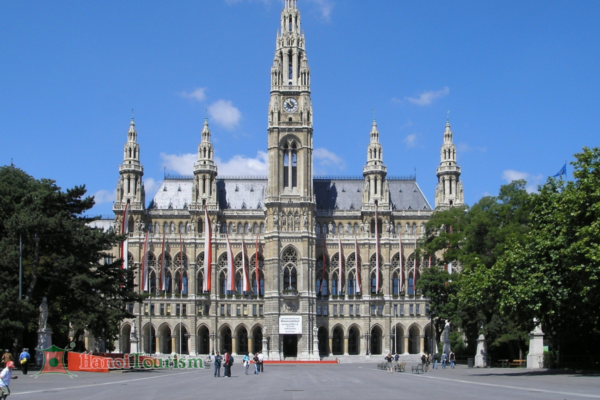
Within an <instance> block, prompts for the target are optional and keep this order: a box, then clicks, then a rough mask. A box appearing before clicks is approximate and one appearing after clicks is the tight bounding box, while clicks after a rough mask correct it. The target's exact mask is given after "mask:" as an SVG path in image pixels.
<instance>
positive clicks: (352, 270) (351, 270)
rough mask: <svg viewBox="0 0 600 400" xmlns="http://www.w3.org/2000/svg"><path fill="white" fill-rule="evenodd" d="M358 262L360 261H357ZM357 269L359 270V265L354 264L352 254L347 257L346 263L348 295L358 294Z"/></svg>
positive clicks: (354, 259) (353, 254)
mask: <svg viewBox="0 0 600 400" xmlns="http://www.w3.org/2000/svg"><path fill="white" fill-rule="evenodd" d="M359 261H360V259H359ZM357 268H360V263H359V264H358V266H357V264H356V254H355V253H352V254H350V255H349V256H348V259H347V261H346V270H347V271H348V289H347V291H348V294H349V295H355V294H358V284H357V280H358V276H357Z"/></svg>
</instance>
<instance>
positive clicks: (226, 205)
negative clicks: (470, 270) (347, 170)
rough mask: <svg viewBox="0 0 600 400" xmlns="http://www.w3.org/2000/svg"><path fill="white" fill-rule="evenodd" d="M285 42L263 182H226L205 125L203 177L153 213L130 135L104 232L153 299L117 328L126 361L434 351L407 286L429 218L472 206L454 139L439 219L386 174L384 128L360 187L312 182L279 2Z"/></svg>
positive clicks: (306, 75)
mask: <svg viewBox="0 0 600 400" xmlns="http://www.w3.org/2000/svg"><path fill="white" fill-rule="evenodd" d="M276 43H277V44H276V49H275V56H274V59H273V66H272V67H271V71H270V77H271V79H270V88H268V87H266V86H265V90H270V94H271V96H270V101H269V104H268V113H267V115H266V120H267V123H268V125H267V132H266V135H267V139H268V149H267V151H268V176H266V177H250V176H246V177H244V176H238V177H224V176H219V171H218V168H217V165H216V164H215V162H214V148H213V144H212V143H211V132H210V127H209V123H208V121H205V122H204V127H203V128H202V131H201V139H200V143H199V145H198V151H197V154H198V157H197V162H196V163H195V165H194V170H193V176H175V177H169V176H166V177H165V180H164V182H163V183H162V185H161V187H160V188H159V190H158V192H157V194H156V196H155V197H154V198H153V199H151V200H150V201H149V202H148V203H147V202H146V198H145V192H144V183H143V175H144V169H143V166H142V163H141V160H140V146H139V144H138V142H137V132H136V129H135V124H134V121H133V120H132V121H131V124H130V127H129V131H128V132H127V142H126V144H125V149H124V157H123V163H122V164H121V165H120V166H119V174H120V178H119V181H118V185H117V198H116V202H115V204H114V213H115V219H114V221H111V222H110V224H111V225H112V227H111V229H118V230H119V231H120V230H121V227H122V226H125V227H126V228H127V232H128V234H127V236H128V239H127V245H126V249H127V264H128V265H129V266H132V265H135V266H136V267H137V272H136V279H137V282H136V283H137V285H138V286H137V288H136V290H139V291H140V292H144V293H147V298H146V300H145V301H144V302H143V303H141V304H132V305H131V310H132V312H133V314H135V315H136V317H135V319H133V320H125V321H123V322H122V325H121V326H120V338H119V340H118V343H116V344H115V345H116V347H117V349H116V351H118V352H131V351H143V352H145V353H153V354H165V355H166V354H172V353H180V352H181V353H186V354H190V355H202V354H210V353H213V352H216V351H220V352H221V353H223V352H225V351H228V352H232V353H233V354H245V353H246V352H249V353H255V352H257V351H259V350H262V352H263V354H264V355H265V358H267V359H271V360H280V359H284V358H286V359H289V358H293V359H318V358H324V357H325V358H326V357H337V358H340V359H342V360H343V359H344V357H346V358H348V359H351V357H352V356H355V357H356V356H365V355H369V354H383V353H386V354H387V352H396V351H397V352H398V353H400V354H405V355H407V354H419V353H421V352H426V351H429V349H430V347H431V344H432V341H431V331H430V329H429V323H430V316H429V310H428V299H426V298H424V297H423V296H421V295H420V294H419V293H415V292H414V286H413V285H414V280H415V279H416V280H418V279H419V274H420V272H421V271H422V270H423V269H424V268H428V267H429V264H430V263H431V262H432V260H433V261H435V256H433V257H429V256H427V257H423V258H419V259H417V260H415V258H414V255H413V253H414V251H415V243H416V240H417V239H418V238H420V237H421V235H422V234H423V232H424V225H425V223H426V222H427V221H428V219H429V218H430V216H431V215H432V213H433V212H435V209H443V208H447V207H452V206H454V205H461V204H463V188H462V182H461V181H460V179H459V178H460V168H459V167H458V166H457V163H456V148H455V146H454V144H453V143H452V132H451V130H450V125H449V123H448V122H447V123H446V127H445V130H444V131H443V144H442V147H441V151H440V157H441V162H440V165H439V167H438V169H437V179H438V185H437V188H436V193H435V207H434V208H433V207H431V205H430V203H429V202H428V201H427V199H426V198H425V196H424V194H423V192H422V191H421V189H420V188H419V185H418V184H417V182H416V177H414V176H413V177H394V176H390V175H388V171H387V168H386V166H385V164H384V151H383V150H384V149H383V148H382V146H381V144H380V143H379V131H378V129H377V124H376V122H375V121H373V123H372V126H370V127H369V126H368V125H367V126H365V131H364V132H365V143H366V142H368V143H369V144H368V146H366V149H365V150H366V152H365V165H364V167H363V170H362V177H356V178H354V177H348V178H326V177H314V176H313V107H312V104H311V91H310V83H311V70H310V68H309V65H308V58H307V53H306V50H305V37H304V34H303V32H302V31H301V29H300V12H299V10H298V8H297V5H296V0H286V1H285V5H284V9H283V11H282V13H281V21H280V27H279V33H278V34H277V41H276ZM266 73H267V71H265V75H266ZM265 106H266V104H265ZM316 112H317V113H318V110H316ZM440 131H442V129H440ZM315 133H316V134H317V135H318V134H319V133H318V131H317V132H315ZM367 137H368V140H367ZM357 172H358V171H357ZM432 178H433V173H432ZM126 207H127V208H128V212H127V214H125V208H126ZM125 215H127V220H126V221H125V222H124V223H123V218H124V216H125ZM206 216H208V219H209V222H210V227H211V229H210V231H207V230H206V229H205V225H206V221H205V219H206ZM206 235H211V236H210V239H211V240H210V249H208V248H207V245H206V243H207V242H208V241H207V240H206V239H207V236H206ZM146 238H147V239H146ZM228 243H229V248H228ZM144 247H146V252H144ZM118 251H119V250H118V249H115V256H118ZM144 253H146V254H147V269H146V271H148V283H147V285H146V284H145V283H143V282H141V278H142V277H143V275H142V263H143V256H144ZM228 253H229V254H230V255H229V257H231V258H233V271H232V270H231V268H229V271H232V273H231V275H232V276H231V279H233V284H232V285H231V284H228V283H229V282H230V281H229V282H228V276H227V275H228V261H229V260H228ZM205 258H207V259H206V265H208V267H209V268H208V269H207V268H206V266H205ZM208 258H209V259H208ZM340 264H341V265H340ZM415 266H416V267H415ZM207 271H208V273H207ZM340 272H341V274H340ZM245 279H246V280H247V281H245ZM246 282H247V284H246ZM146 286H147V287H146ZM232 286H233V290H231V289H232ZM245 289H246V290H245Z"/></svg>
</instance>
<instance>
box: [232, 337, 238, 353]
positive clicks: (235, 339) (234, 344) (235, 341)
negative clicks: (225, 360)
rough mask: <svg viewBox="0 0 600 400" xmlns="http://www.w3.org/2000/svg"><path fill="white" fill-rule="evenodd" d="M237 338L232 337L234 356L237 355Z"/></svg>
mask: <svg viewBox="0 0 600 400" xmlns="http://www.w3.org/2000/svg"><path fill="white" fill-rule="evenodd" d="M236 344H237V338H236V337H235V336H232V338H231V354H232V355H237V346H236Z"/></svg>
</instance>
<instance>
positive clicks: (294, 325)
mask: <svg viewBox="0 0 600 400" xmlns="http://www.w3.org/2000/svg"><path fill="white" fill-rule="evenodd" d="M279 334H280V335H295V334H302V316H301V315H286V316H284V317H279Z"/></svg>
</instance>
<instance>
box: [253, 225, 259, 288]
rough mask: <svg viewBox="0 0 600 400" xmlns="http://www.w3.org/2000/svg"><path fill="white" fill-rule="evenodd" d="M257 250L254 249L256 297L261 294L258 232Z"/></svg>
mask: <svg viewBox="0 0 600 400" xmlns="http://www.w3.org/2000/svg"><path fill="white" fill-rule="evenodd" d="M255 247H256V248H255V249H254V272H255V274H256V293H254V294H256V295H259V294H260V272H259V271H258V269H259V267H260V266H259V264H258V232H256V246H255Z"/></svg>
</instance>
